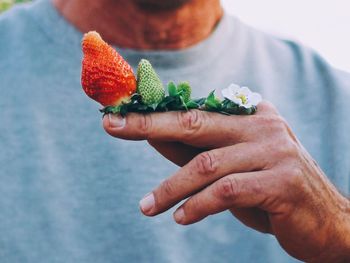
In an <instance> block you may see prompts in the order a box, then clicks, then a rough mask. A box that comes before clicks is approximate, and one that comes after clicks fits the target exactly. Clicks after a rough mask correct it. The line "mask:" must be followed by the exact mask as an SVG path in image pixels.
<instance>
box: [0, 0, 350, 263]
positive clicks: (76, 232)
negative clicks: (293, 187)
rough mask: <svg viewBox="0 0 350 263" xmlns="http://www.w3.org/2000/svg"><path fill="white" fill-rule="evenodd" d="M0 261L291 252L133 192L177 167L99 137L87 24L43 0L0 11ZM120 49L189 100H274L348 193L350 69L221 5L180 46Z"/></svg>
mask: <svg viewBox="0 0 350 263" xmlns="http://www.w3.org/2000/svg"><path fill="white" fill-rule="evenodd" d="M0 36H1V37H0V149H1V150H0V182H1V183H0V193H1V198H0V233H1V234H0V258H1V262H11V263H14V262H86V263H89V262H106V263H107V262H174V263H176V262H247V263H249V262H261V263H264V262H268V263H274V262H275V263H287V262H297V261H296V260H295V259H292V258H291V257H290V256H288V255H287V254H286V253H285V252H284V251H283V250H282V249H281V248H280V246H279V245H278V242H277V241H276V240H275V238H274V237H273V236H271V235H264V234H261V233H258V232H256V231H254V230H251V229H248V228H247V227H245V226H243V225H242V224H241V223H239V222H238V221H237V220H236V219H235V218H233V217H232V215H231V214H230V213H221V214H219V215H215V216H211V217H208V218H206V219H204V220H203V221H201V222H200V223H197V224H194V225H191V226H186V227H183V226H179V225H177V224H175V223H174V221H173V219H172V211H173V210H171V211H169V212H166V213H164V214H162V215H160V216H158V217H155V218H147V217H145V216H143V215H142V214H141V213H140V212H139V208H138V202H139V200H140V199H141V198H142V196H143V195H144V194H146V193H147V192H149V191H150V190H152V189H153V188H154V187H155V186H157V185H158V184H159V183H160V182H161V181H162V180H163V179H165V178H166V177H168V176H169V175H171V174H172V173H174V172H175V171H176V169H177V167H176V166H175V165H173V164H171V163H170V162H169V161H167V160H165V159H164V158H163V157H161V156H160V155H159V154H158V153H156V151H155V150H154V149H152V148H151V147H150V146H149V145H148V144H147V143H145V142H128V141H122V140H118V139H115V138H112V137H110V136H108V135H107V134H106V133H105V132H104V131H103V129H102V126H101V115H100V114H99V112H98V108H99V107H100V106H99V105H98V104H96V103H95V102H94V101H92V100H89V99H88V98H87V97H86V96H85V94H84V93H83V92H82V89H81V85H80V71H81V59H82V53H81V48H80V41H81V38H82V33H81V32H79V31H77V30H76V29H75V28H74V27H73V26H72V25H70V24H69V23H67V22H66V21H65V20H64V18H62V17H61V16H60V15H59V13H58V12H57V11H56V10H55V8H54V7H53V6H52V4H51V2H50V1H48V0H38V1H35V2H34V3H32V4H25V5H20V6H17V7H15V8H13V9H11V10H10V11H8V12H5V13H4V14H2V15H1V16H0ZM117 49H118V51H119V52H120V53H121V54H122V55H123V56H124V57H125V58H126V59H127V60H128V61H129V62H130V63H131V64H132V66H133V67H134V69H136V66H137V63H138V61H139V60H140V58H146V59H149V60H150V61H151V63H152V64H153V65H154V66H155V68H156V70H157V71H158V73H159V75H160V76H161V78H162V80H163V81H164V82H165V83H166V82H168V81H170V80H173V81H181V80H188V81H189V82H190V83H191V85H192V87H193V90H194V96H195V97H200V96H204V95H206V94H208V93H209V91H211V90H213V89H221V88H226V87H227V86H228V85H229V84H230V83H232V82H234V83H237V84H240V85H246V86H248V87H250V88H251V89H252V90H253V91H257V92H260V93H261V94H262V95H263V97H264V98H265V99H267V100H269V101H271V102H272V103H274V104H275V105H276V107H277V108H278V110H279V111H280V113H281V115H282V116H283V117H284V118H285V119H286V120H287V121H288V123H289V124H290V125H291V127H292V129H293V131H294V132H295V133H296V135H297V136H298V138H299V139H300V141H301V142H302V143H303V145H304V146H305V148H306V149H307V150H308V151H309V152H310V154H311V155H312V156H313V158H314V159H315V160H316V161H317V162H318V163H319V165H320V166H321V168H322V169H323V170H324V172H325V173H326V174H327V176H328V177H329V178H330V179H331V181H332V182H333V183H334V184H335V185H336V186H337V187H338V189H339V190H340V191H341V192H342V193H344V194H348V193H349V176H350V138H349V132H348V131H349V130H350V121H349V113H350V104H349V101H350V77H349V74H347V73H344V72H341V71H339V70H336V69H333V68H331V67H330V66H329V65H328V64H327V62H325V61H324V60H323V59H322V58H320V57H319V56H318V55H317V54H315V53H314V52H313V51H312V50H310V49H308V48H304V47H302V46H300V45H299V44H297V43H295V42H291V41H285V40H281V39H278V38H275V37H273V36H270V35H267V34H265V33H261V32H259V31H257V30H255V29H253V28H251V27H249V26H247V25H244V24H243V23H241V22H240V21H239V20H237V19H236V18H233V17H231V16H229V15H227V14H225V16H224V18H223V19H222V21H221V22H220V24H219V25H218V26H217V28H216V30H215V32H213V33H212V35H211V36H210V37H209V38H207V39H206V40H204V41H203V42H202V43H200V44H197V45H195V46H192V47H190V48H187V49H184V50H180V51H148V52H145V51H137V50H129V49H120V48H117Z"/></svg>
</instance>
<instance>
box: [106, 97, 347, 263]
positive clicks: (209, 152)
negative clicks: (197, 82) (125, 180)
mask: <svg viewBox="0 0 350 263" xmlns="http://www.w3.org/2000/svg"><path fill="white" fill-rule="evenodd" d="M103 125H104V128H105V129H106V131H107V132H108V133H109V134H110V135H112V136H115V137H118V138H123V139H128V140H148V141H149V142H150V144H151V145H152V146H154V147H155V148H156V149H157V150H158V151H159V152H160V153H161V154H163V155H164V156H165V157H166V158H168V159H169V160H171V161H173V162H175V163H176V164H178V165H180V166H183V167H182V168H181V169H180V170H179V171H177V172H176V173H175V174H174V175H172V176H171V177H169V178H168V179H166V180H165V181H164V182H162V183H161V184H160V186H158V187H157V188H156V189H154V190H153V191H152V192H151V193H150V194H149V195H147V196H146V197H145V198H144V199H143V200H142V201H141V202H140V204H141V210H142V212H143V213H144V214H145V215H148V216H154V215H157V214H159V213H162V212H164V211H166V210H167V209H169V208H170V207H172V206H174V205H176V204H177V203H179V202H180V201H181V200H184V199H186V198H188V199H187V201H186V202H185V203H184V204H182V205H181V206H180V207H179V208H178V209H177V210H176V211H175V213H174V218H175V220H176V222H178V223H179V224H184V225H186V224H192V223H195V222H198V221H200V220H202V219H203V218H205V217H206V216H208V215H213V214H216V213H219V212H222V211H224V210H230V211H231V212H232V214H233V215H234V216H236V217H237V218H238V219H239V220H240V221H242V222H243V223H244V224H245V225H247V226H249V227H251V228H254V229H256V230H258V231H261V232H264V233H271V234H273V235H275V237H276V238H277V239H278V241H279V243H280V244H281V246H282V247H283V248H284V249H285V250H286V251H287V252H288V253H289V254H290V255H292V256H294V257H296V258H298V259H300V260H304V261H308V262H343V260H344V262H345V261H347V262H348V260H350V223H349V211H350V210H349V207H350V206H349V201H348V200H347V199H346V198H345V197H343V196H342V195H341V194H340V193H339V192H338V191H337V190H336V189H335V187H334V186H333V185H332V184H331V183H330V182H329V180H328V179H327V177H326V176H325V175H324V174H323V172H322V171H321V169H320V168H319V167H318V165H317V163H316V162H315V161H314V160H313V159H312V158H311V157H310V155H309V154H308V153H307V152H306V150H305V149H304V148H303V147H302V145H301V144H300V142H299V141H298V140H297V138H296V136H295V135H294V134H293V132H292V131H291V129H290V128H289V126H288V125H287V123H286V122H285V120H284V119H282V118H281V117H280V116H279V115H278V113H277V111H276V110H275V108H274V107H273V106H272V105H271V104H269V103H267V102H263V103H260V104H259V106H258V111H257V114H255V115H252V116H225V115H221V114H217V113H209V112H203V111H198V110H193V111H189V112H167V113H153V114H146V115H142V114H129V115H128V117H127V118H126V119H121V118H120V117H118V116H112V115H111V116H106V117H105V118H104V120H103Z"/></svg>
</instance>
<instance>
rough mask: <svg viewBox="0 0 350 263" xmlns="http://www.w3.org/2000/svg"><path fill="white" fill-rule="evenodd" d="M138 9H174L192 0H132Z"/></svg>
mask: <svg viewBox="0 0 350 263" xmlns="http://www.w3.org/2000/svg"><path fill="white" fill-rule="evenodd" d="M132 1H134V2H135V3H136V4H137V5H138V6H139V7H140V8H142V9H148V10H159V9H176V8H179V7H181V6H182V5H184V4H186V3H188V2H191V1H192V0H132Z"/></svg>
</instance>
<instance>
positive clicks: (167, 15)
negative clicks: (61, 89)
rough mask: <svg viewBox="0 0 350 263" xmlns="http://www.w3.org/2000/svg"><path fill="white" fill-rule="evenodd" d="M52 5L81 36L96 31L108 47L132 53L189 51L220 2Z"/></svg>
mask: <svg viewBox="0 0 350 263" xmlns="http://www.w3.org/2000/svg"><path fill="white" fill-rule="evenodd" d="M52 1H53V3H54V5H55V7H56V8H57V10H58V11H59V12H60V13H61V14H62V15H63V16H64V17H65V18H66V19H67V20H68V21H69V22H70V23H72V24H73V25H74V26H75V27H76V28H78V29H79V30H80V31H81V32H87V31H90V30H96V31H98V32H99V33H100V34H101V35H102V37H103V38H104V39H105V40H106V41H108V42H109V43H111V44H114V45H117V46H119V47H124V48H133V49H150V50H151V49H164V50H167V49H181V48H185V47H189V46H191V45H194V44H196V43H198V42H201V41H202V40H204V39H205V38H207V37H208V36H209V35H210V34H211V32H212V31H213V30H214V28H215V26H216V24H217V23H218V21H219V20H220V18H221V17H222V14H223V10H222V7H221V5H220V0H190V1H185V3H183V4H181V5H179V6H173V7H168V8H149V6H147V5H140V4H137V3H136V1H132V0H128V1H123V0H99V1H92V0H90V1H86V0H52ZM162 1H164V0H162Z"/></svg>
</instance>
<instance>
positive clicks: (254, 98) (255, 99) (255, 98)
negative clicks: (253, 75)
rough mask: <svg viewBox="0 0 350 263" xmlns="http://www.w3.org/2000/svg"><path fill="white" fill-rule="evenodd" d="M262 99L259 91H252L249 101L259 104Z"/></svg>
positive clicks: (255, 104)
mask: <svg viewBox="0 0 350 263" xmlns="http://www.w3.org/2000/svg"><path fill="white" fill-rule="evenodd" d="M261 101H262V97H261V95H260V94H259V93H257V92H252V94H250V96H249V103H250V104H252V105H254V106H257V105H258V104H259V103H260V102H261Z"/></svg>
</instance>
